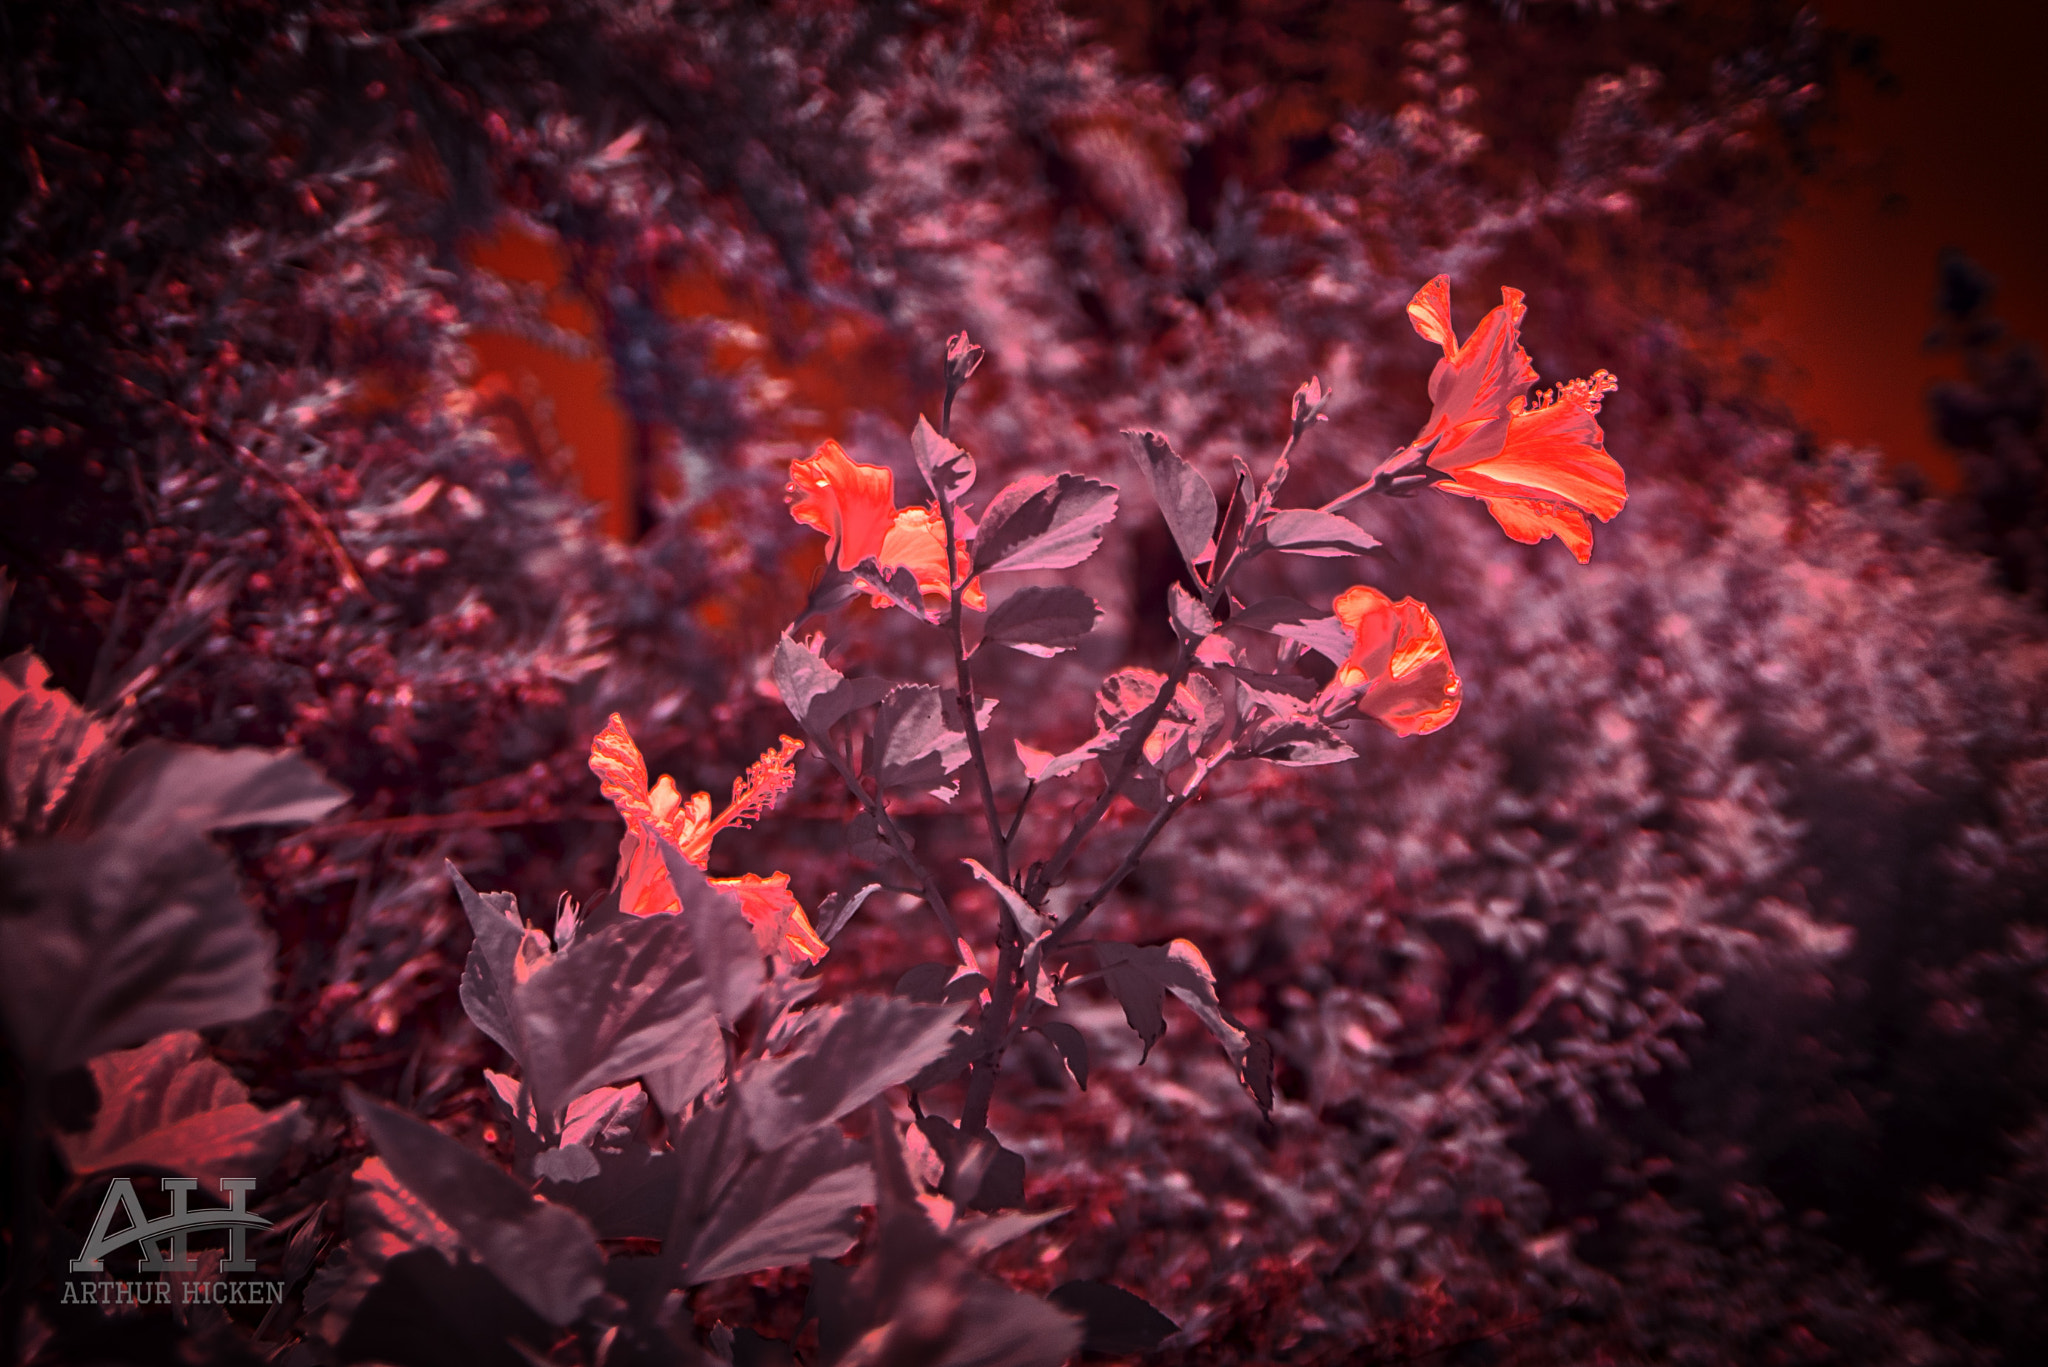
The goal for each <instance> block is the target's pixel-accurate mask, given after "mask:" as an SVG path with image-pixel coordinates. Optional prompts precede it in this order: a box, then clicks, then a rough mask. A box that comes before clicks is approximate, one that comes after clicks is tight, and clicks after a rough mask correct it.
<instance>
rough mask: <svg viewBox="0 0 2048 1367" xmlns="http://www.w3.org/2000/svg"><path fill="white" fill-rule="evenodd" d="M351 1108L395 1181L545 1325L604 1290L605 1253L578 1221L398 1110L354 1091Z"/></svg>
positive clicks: (562, 1320) (568, 1317)
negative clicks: (429, 1211) (423, 1204)
mask: <svg viewBox="0 0 2048 1367" xmlns="http://www.w3.org/2000/svg"><path fill="white" fill-rule="evenodd" d="M348 1102H349V1108H350V1109H351V1110H353V1111H354V1112H355V1116H356V1119H357V1120H358V1121H360V1122H361V1123H362V1126H363V1130H364V1132H365V1133H366V1134H368V1135H369V1137H370V1143H371V1144H372V1145H374V1146H375V1147H376V1150H377V1155H378V1157H380V1158H382V1159H383V1160H384V1163H385V1165H386V1166H387V1167H389V1168H390V1169H391V1172H392V1175H393V1176H395V1177H396V1178H397V1179H398V1180H399V1181H400V1182H402V1183H403V1184H404V1185H405V1187H406V1190H408V1191H410V1192H411V1193H412V1194H413V1195H414V1196H416V1197H418V1198H419V1199H420V1200H421V1201H422V1202H424V1203H425V1204H426V1205H427V1207H428V1208H429V1209H431V1210H432V1211H433V1212H434V1214H435V1215H436V1216H438V1217H439V1218H440V1219H442V1220H444V1221H446V1222H447V1224H448V1225H449V1227H450V1228H452V1229H453V1230H454V1231H455V1232H456V1233H457V1234H459V1235H461V1236H462V1241H463V1243H464V1244H465V1245H467V1246H468V1247H469V1249H470V1250H471V1251H472V1252H474V1253H475V1254H476V1255H477V1257H478V1258H479V1259H481V1260H482V1262H483V1264H484V1266H485V1267H487V1268H489V1269H490V1270H491V1272H492V1274H493V1275H494V1276H496V1277H497V1278H498V1280H499V1281H501V1282H503V1283H504V1284H505V1285H506V1286H507V1287H508V1288H509V1289H510V1290H511V1291H512V1293H513V1294H514V1295H516V1296H518V1297H519V1299H520V1300H522V1301H524V1302H526V1304H527V1305H529V1306H531V1307H532V1308H533V1311H534V1313H536V1314H538V1315H539V1316H540V1317H541V1318H542V1319H544V1320H546V1321H547V1322H548V1323H549V1324H568V1323H569V1322H570V1321H572V1320H574V1319H575V1318H576V1316H577V1315H578V1313H580V1312H581V1311H582V1309H583V1307H584V1306H585V1305H586V1304H588V1303H589V1301H590V1299H591V1298H592V1297H593V1296H595V1295H597V1294H598V1293H599V1292H600V1291H601V1290H603V1281H602V1277H601V1273H602V1269H603V1267H604V1254H603V1253H602V1252H600V1251H599V1250H598V1247H597V1243H596V1241H595V1240H594V1239H593V1238H592V1237H591V1233H590V1226H588V1225H587V1224H585V1223H584V1222H583V1218H582V1217H581V1216H579V1215H577V1214H576V1213H575V1212H574V1211H572V1210H568V1209H565V1208H564V1207H562V1206H557V1205H552V1204H550V1203H549V1202H546V1201H543V1200H539V1199H537V1198H535V1197H534V1196H531V1195H529V1194H528V1193H527V1191H526V1189H525V1187H523V1186H522V1185H521V1184H520V1183H519V1182H518V1181H517V1180H515V1179H514V1178H513V1177H511V1176H510V1175H509V1174H507V1173H505V1172H503V1171H501V1170H500V1169H499V1168H498V1167H497V1166H496V1165H495V1164H493V1163H490V1162H488V1161H486V1160H485V1159H483V1158H481V1157H479V1156H478V1155H476V1154H473V1153H471V1152H470V1151H469V1150H468V1149H466V1148H464V1147H463V1146H462V1145H461V1144H459V1143H457V1142H456V1141H455V1140H453V1139H450V1138H449V1137H448V1136H447V1135H445V1134H442V1133H441V1132H440V1131H439V1130H437V1129H435V1128H434V1127H433V1126H431V1125H428V1124H426V1123H425V1122H423V1121H420V1120H416V1119H414V1118H413V1117H412V1116H409V1115H407V1114H405V1113H404V1112H403V1111H398V1110H394V1109H393V1108H391V1107H389V1106H386V1105H384V1104H383V1103H382V1102H379V1101H374V1100H372V1099H370V1098H369V1097H366V1096H364V1095H363V1094H362V1093H360V1092H357V1091H355V1090H354V1089H353V1088H351V1089H350V1090H349V1093H348Z"/></svg>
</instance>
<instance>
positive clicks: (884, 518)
mask: <svg viewBox="0 0 2048 1367" xmlns="http://www.w3.org/2000/svg"><path fill="white" fill-rule="evenodd" d="M786 492H787V497H788V499H789V514H790V516H791V517H794V518H795V519H796V520H797V521H799V522H801V523H803V524H804V525H805V526H806V527H815V528H816V529H817V530H819V531H821V532H823V533H824V534H825V535H826V536H827V537H828V538H829V539H830V541H831V547H830V550H829V551H828V554H830V555H831V556H832V559H833V563H834V564H835V565H836V566H837V567H838V568H839V569H840V570H841V571H849V570H852V569H854V568H855V567H856V566H858V565H859V564H860V563H861V561H863V560H867V559H870V558H872V559H873V560H875V562H876V563H878V564H879V565H880V566H881V567H882V569H883V570H884V571H887V570H892V569H894V568H896V567H897V566H898V565H901V566H904V567H905V568H907V569H909V570H910V572H911V573H912V574H914V575H916V576H917V587H918V589H919V591H920V592H922V593H923V594H924V596H925V598H926V599H928V600H934V599H935V600H937V603H944V602H947V601H949V600H950V599H951V597H952V581H951V579H950V578H949V576H948V571H947V565H946V529H945V522H944V519H942V518H941V517H940V516H939V510H938V506H937V505H936V504H931V505H922V506H919V505H913V506H911V507H908V508H898V507H897V506H896V477H895V475H893V474H891V473H890V472H889V471H888V470H887V469H886V468H884V467H883V466H880V465H861V464H859V463H857V462H856V461H854V460H853V459H852V458H851V457H849V456H848V455H847V454H846V452H845V450H844V449H842V448H841V447H840V445H839V443H838V442H836V441H831V440H827V441H825V442H824V443H822V444H821V445H820V446H819V447H818V449H817V450H816V451H814V452H813V453H812V454H811V457H810V459H809V460H798V461H792V462H790V466H789V486H788V489H787V491H786ZM954 549H955V556H956V558H957V560H958V563H959V564H960V565H962V566H965V565H966V564H967V563H968V561H969V559H970V557H969V555H968V551H967V543H966V542H965V541H964V540H961V539H960V538H958V537H956V538H955V539H954ZM862 587H864V588H872V585H863V586H862ZM960 601H961V603H962V604H963V605H965V606H967V607H970V608H973V609H974V610H975V611H977V612H981V611H985V610H986V609H987V608H988V599H987V598H986V597H985V596H984V595H983V594H982V591H981V581H980V580H979V579H976V580H974V581H972V582H970V583H969V584H968V585H967V586H966V588H964V589H962V590H961V593H960ZM873 602H874V605H875V606H876V607H878V608H885V607H887V606H889V600H888V599H887V598H886V597H883V596H882V595H880V594H876V595H875V597H874V599H873Z"/></svg>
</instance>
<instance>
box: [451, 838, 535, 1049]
mask: <svg viewBox="0 0 2048 1367" xmlns="http://www.w3.org/2000/svg"><path fill="white" fill-rule="evenodd" d="M448 874H449V876H450V877H451V878H453V879H454V880H455V897H456V900H457V901H459V902H460V903H462V911H463V914H464V915H465V916H467V917H468V918H469V928H470V932H471V934H472V935H474V937H475V938H474V939H473V940H472V941H471V942H470V946H469V958H468V960H467V961H466V962H465V963H464V964H463V966H462V993H461V995H462V1009H463V1010H464V1011H466V1012H468V1013H469V1018H470V1019H471V1020H472V1021H474V1022H476V1028H477V1029H479V1030H481V1031H483V1032H484V1033H485V1034H486V1035H489V1036H490V1037H491V1038H492V1039H494V1040H496V1041H497V1042H498V1045H499V1047H500V1048H502V1049H504V1051H505V1052H506V1053H508V1054H510V1055H512V1057H514V1058H518V1057H519V1034H518V1030H517V1028H516V1027H515V1026H514V1025H513V1023H512V983H513V981H514V978H513V965H514V963H515V962H516V961H517V959H518V955H519V944H520V941H521V940H523V939H524V938H525V936H526V923H525V921H523V920H521V919H520V916H519V908H518V904H517V902H516V901H515V900H514V899H513V896H512V894H511V893H509V892H486V893H479V892H478V891H477V890H476V889H475V888H472V887H471V886H470V885H469V880H468V879H466V878H464V877H463V876H462V871H461V870H459V869H457V868H456V867H455V865H454V864H452V863H450V864H449V865H448Z"/></svg>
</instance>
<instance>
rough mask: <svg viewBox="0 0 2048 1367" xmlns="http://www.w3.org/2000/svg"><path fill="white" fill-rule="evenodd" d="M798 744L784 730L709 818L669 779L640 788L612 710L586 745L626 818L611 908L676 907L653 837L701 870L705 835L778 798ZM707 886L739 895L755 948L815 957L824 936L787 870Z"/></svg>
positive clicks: (699, 802)
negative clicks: (614, 902) (815, 926)
mask: <svg viewBox="0 0 2048 1367" xmlns="http://www.w3.org/2000/svg"><path fill="white" fill-rule="evenodd" d="M803 748H804V743H803V742H802V741H800V740H795V739H793V738H791V737H789V736H784V737H783V738H782V743H781V744H780V745H778V746H777V747H776V748H775V749H773V750H770V751H768V752H767V753H766V754H764V755H762V756H761V758H760V759H758V760H756V761H754V763H753V765H752V767H750V768H749V769H748V770H747V772H746V773H745V774H744V775H742V776H741V777H739V778H736V779H734V780H733V785H732V801H731V802H729V803H727V804H726V807H725V810H724V811H722V812H719V813H718V814H717V815H716V816H714V815H712V812H711V794H709V793H696V794H693V795H692V796H691V797H690V799H689V800H688V801H687V802H685V801H684V800H683V797H682V794H681V793H679V792H678V791H677V790H676V785H675V780H674V779H672V778H670V777H669V776H668V775H667V774H663V775H662V776H661V781H660V782H659V783H656V784H655V785H654V787H653V789H652V790H650V789H649V788H648V786H647V761H646V760H645V759H643V758H641V755H640V747H639V746H637V745H635V744H634V743H633V737H632V736H631V735H630V734H629V733H628V732H627V730H626V724H625V722H623V721H621V720H620V719H619V715H618V714H617V713H616V712H614V713H613V714H612V719H611V720H610V721H609V722H607V723H606V724H605V728H604V730H603V731H601V732H599V733H598V736H597V739H595V740H593V741H592V742H591V743H590V771H591V772H592V773H594V774H596V775H597V778H598V784H599V787H600V789H601V790H602V791H603V793H604V795H605V796H606V797H608V798H610V799H611V803H612V806H614V807H616V808H618V810H619V815H620V816H622V817H624V818H625V819H626V835H625V839H623V840H621V841H620V842H619V874H618V882H619V909H620V910H621V911H623V912H625V913H626V914H627V915H628V916H662V915H667V914H670V913H673V912H675V911H678V910H680V909H681V906H682V902H681V900H680V899H679V898H678V897H677V896H676V890H675V887H674V886H673V885H672V884H671V883H670V882H669V878H668V869H667V868H666V867H665V866H664V865H663V864H662V862H661V849H660V847H659V845H658V844H657V843H656V840H655V837H656V836H657V835H659V836H661V837H664V838H666V839H667V840H669V841H670V842H672V843H673V844H674V845H675V847H676V848H677V849H679V850H681V851H682V852H683V857H684V858H685V859H687V860H689V861H690V862H691V863H692V864H695V865H696V866H697V867H698V868H700V869H701V868H704V867H705V866H706V865H707V864H708V863H709V862H710V859H711V838H712V837H713V836H715V835H717V834H718V833H719V832H720V831H722V830H724V829H726V828H727V827H728V826H743V825H745V824H747V823H748V822H750V821H752V820H753V819H754V818H756V817H758V816H760V815H761V814H762V813H763V812H766V811H767V810H769V809H770V808H772V807H773V806H774V805H775V804H776V803H777V802H779V801H781V800H782V795H783V794H784V793H786V792H788V791H789V790H790V787H791V786H792V785H793V784H794V783H795V782H796V770H795V767H794V761H795V759H796V752H797V751H799V750H801V749H803ZM711 885H712V886H713V887H716V888H722V889H724V890H725V891H727V892H729V893H732V894H733V895H734V896H736V897H737V898H739V902H740V910H741V911H742V912H744V913H745V914H746V918H747V923H748V924H749V925H751V926H752V927H753V928H754V938H755V939H756V940H758V941H759V942H760V945H761V949H762V952H764V953H769V954H780V955H782V956H783V957H784V958H785V959H788V960H789V961H791V962H792V963H816V962H817V961H818V960H820V959H822V958H824V957H825V949H826V945H825V942H824V941H823V940H821V939H819V938H818V932H817V931H815V930H813V929H812V928H811V922H810V918H809V917H807V916H805V915H804V909H803V908H802V907H801V906H799V905H797V900H796V898H795V897H794V896H792V895H791V894H790V891H789V875H788V874H786V873H778V874H774V875H771V876H770V877H767V878H762V877H759V876H757V875H755V874H751V873H750V874H745V875H743V876H741V877H739V878H714V879H712V880H711Z"/></svg>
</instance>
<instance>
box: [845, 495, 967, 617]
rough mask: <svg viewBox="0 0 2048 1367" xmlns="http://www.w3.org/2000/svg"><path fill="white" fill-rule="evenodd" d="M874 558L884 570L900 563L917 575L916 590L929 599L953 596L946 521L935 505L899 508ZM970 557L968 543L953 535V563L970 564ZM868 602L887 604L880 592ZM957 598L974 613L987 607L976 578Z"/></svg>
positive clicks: (946, 598) (941, 599) (945, 598)
mask: <svg viewBox="0 0 2048 1367" xmlns="http://www.w3.org/2000/svg"><path fill="white" fill-rule="evenodd" d="M875 559H876V561H877V563H879V564H880V565H881V567H882V568H883V569H884V570H891V569H894V568H896V567H897V566H899V565H900V566H903V567H904V568H906V569H908V570H909V571H910V572H911V573H912V574H914V575H916V576H917V587H918V591H919V592H921V593H923V594H924V596H925V597H926V598H928V599H929V598H936V599H938V600H940V601H942V602H943V601H945V600H948V599H950V597H951V596H952V587H951V582H952V581H951V579H950V578H949V577H948V576H949V567H948V566H947V564H946V524H945V520H944V519H943V518H941V517H940V516H939V512H938V509H936V508H930V507H924V508H917V507H913V508H904V509H901V510H899V511H898V512H897V513H896V516H895V518H894V520H893V521H892V522H891V523H890V526H889V533H888V535H887V536H885V537H883V538H882V548H881V551H880V552H879V553H878V554H877V555H876V557H875ZM973 559H974V556H973V553H972V552H971V551H970V550H969V549H968V547H967V543H966V542H965V541H963V540H960V539H959V538H957V537H956V538H955V540H954V563H955V564H957V565H960V566H962V567H963V568H964V567H965V566H967V565H969V564H971V563H973ZM871 601H872V602H873V603H874V605H875V606H876V607H878V608H882V607H887V606H889V600H888V599H887V598H885V597H882V596H881V595H879V594H877V595H876V596H875V597H874V598H873V599H872V600H871ZM960 601H961V604H962V606H964V607H969V608H972V609H974V610H975V611H977V612H980V611H986V610H987V608H988V599H987V597H986V596H985V595H984V594H983V593H982V591H981V581H980V580H979V579H976V580H974V581H973V582H971V583H969V584H968V585H967V586H966V587H965V588H963V589H962V590H961V591H960Z"/></svg>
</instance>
